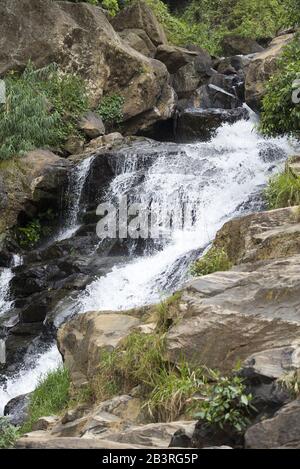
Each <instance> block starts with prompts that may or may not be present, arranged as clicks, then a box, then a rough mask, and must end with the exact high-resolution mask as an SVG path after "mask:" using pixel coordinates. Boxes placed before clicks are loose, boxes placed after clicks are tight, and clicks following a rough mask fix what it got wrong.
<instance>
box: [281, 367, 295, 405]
mask: <svg viewBox="0 0 300 469" xmlns="http://www.w3.org/2000/svg"><path fill="white" fill-rule="evenodd" d="M278 381H279V383H280V384H281V386H282V387H283V388H285V389H286V390H287V391H288V392H289V393H290V395H291V397H292V398H294V399H297V398H299V395H300V372H299V370H294V371H291V372H289V373H286V374H285V375H284V376H283V377H282V378H280V379H279V380H278Z"/></svg>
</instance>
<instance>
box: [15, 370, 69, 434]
mask: <svg viewBox="0 0 300 469" xmlns="http://www.w3.org/2000/svg"><path fill="white" fill-rule="evenodd" d="M69 398H70V374H69V371H68V370H67V369H66V368H63V367H60V368H58V369H57V370H55V371H50V372H49V373H48V374H47V375H46V376H45V377H43V378H42V379H41V380H40V382H39V384H38V386H37V388H36V389H35V390H34V391H33V393H32V394H31V397H30V403H29V417H28V420H27V421H26V422H25V424H24V425H23V427H22V428H21V431H22V433H27V432H29V431H31V430H32V426H33V424H34V423H35V422H37V420H38V419H39V418H40V417H44V416H49V415H57V414H59V413H61V412H62V411H63V410H64V409H65V408H66V407H67V405H68V402H69Z"/></svg>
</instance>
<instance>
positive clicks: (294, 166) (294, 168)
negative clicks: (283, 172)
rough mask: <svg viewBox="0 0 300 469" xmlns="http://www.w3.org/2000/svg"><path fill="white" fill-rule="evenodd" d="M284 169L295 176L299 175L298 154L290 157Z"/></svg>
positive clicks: (299, 161)
mask: <svg viewBox="0 0 300 469" xmlns="http://www.w3.org/2000/svg"><path fill="white" fill-rule="evenodd" d="M286 169H287V171H291V172H292V174H293V175H294V176H295V177H300V155H295V156H292V157H290V158H289V159H288V161H287V163H286Z"/></svg>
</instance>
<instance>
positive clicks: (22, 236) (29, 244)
mask: <svg viewBox="0 0 300 469" xmlns="http://www.w3.org/2000/svg"><path fill="white" fill-rule="evenodd" d="M41 232H42V227H41V224H40V222H39V220H33V221H31V222H29V223H28V224H27V225H26V226H24V227H19V228H18V229H17V239H18V242H19V244H20V246H21V247H23V248H25V249H27V248H33V247H34V246H35V245H36V244H37V243H38V242H39V240H40V239H41Z"/></svg>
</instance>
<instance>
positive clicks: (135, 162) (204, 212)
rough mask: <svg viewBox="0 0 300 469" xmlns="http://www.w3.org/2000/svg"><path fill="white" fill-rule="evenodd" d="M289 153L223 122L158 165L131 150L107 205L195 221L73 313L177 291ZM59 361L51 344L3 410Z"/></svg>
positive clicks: (11, 387) (90, 294)
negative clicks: (125, 201)
mask: <svg viewBox="0 0 300 469" xmlns="http://www.w3.org/2000/svg"><path fill="white" fill-rule="evenodd" d="M145 145H147V144H145ZM148 145H151V143H148ZM289 153H290V147H289V145H288V143H287V141H286V140H285V139H276V140H275V139H271V140H265V139H264V138H262V137H261V136H260V135H259V134H258V133H257V132H256V131H255V128H254V123H253V120H250V121H239V122H237V123H236V124H234V125H231V126H230V125H228V124H225V125H223V126H222V127H221V128H220V129H219V130H218V132H217V135H216V137H215V138H213V139H212V140H211V142H209V143H197V144H192V145H178V146H177V147H175V146H173V147H172V151H171V152H168V151H164V146H163V145H162V151H161V154H156V156H155V157H154V158H153V159H152V160H151V158H150V159H149V160H147V161H143V154H142V147H141V154H140V153H139V154H137V153H136V151H134V149H133V150H132V151H130V150H129V151H128V153H127V154H126V155H125V158H123V160H122V159H120V161H119V164H118V165H117V174H116V177H115V178H114V180H113V181H112V183H111V185H110V188H109V190H108V193H107V198H108V200H110V201H113V202H117V201H118V199H119V198H120V197H121V196H123V195H125V194H126V195H128V198H129V200H130V201H131V202H132V201H139V202H142V203H143V204H144V205H145V206H148V205H151V203H153V202H157V203H159V204H162V205H163V206H164V207H166V208H167V209H170V210H171V209H172V208H174V203H175V202H176V203H177V202H178V200H179V201H180V203H181V204H184V203H189V204H192V205H193V206H194V207H195V217H194V219H193V223H191V224H190V225H187V226H185V228H184V229H182V230H180V229H177V230H174V231H173V232H171V234H170V235H168V236H167V237H166V239H164V240H163V242H162V243H158V247H157V249H155V247H154V248H153V250H152V253H151V254H150V255H144V256H142V257H137V258H135V259H130V260H129V262H127V263H126V264H123V265H121V266H118V267H115V268H114V269H113V270H112V271H111V272H110V273H109V274H107V275H106V276H104V277H100V278H96V279H95V281H94V282H93V283H91V284H90V285H89V286H88V287H87V289H86V291H85V293H84V294H83V295H82V294H81V297H77V298H75V299H74V300H72V302H73V304H72V314H73V313H82V312H84V311H88V310H99V311H100V310H121V309H128V308H131V307H134V306H139V305H144V304H150V303H153V302H157V301H160V299H161V298H162V296H163V295H165V294H168V293H170V292H171V291H173V290H175V289H177V288H179V287H180V286H181V285H182V284H183V282H184V280H185V278H186V277H187V276H188V265H189V264H190V262H191V260H193V259H194V258H195V255H196V254H197V253H199V252H201V249H202V250H203V249H204V248H205V247H206V246H207V245H208V244H209V243H210V242H211V241H212V239H213V238H214V236H215V233H216V231H217V230H218V229H219V228H220V227H221V226H222V225H223V223H224V222H225V221H227V220H229V219H231V218H233V217H234V216H237V215H239V214H241V213H242V212H243V211H245V209H243V208H241V207H242V206H243V204H244V203H246V202H248V201H249V199H251V197H253V196H254V195H256V194H257V193H258V192H260V191H261V190H262V188H263V186H264V185H265V183H266V181H267V179H268V177H269V175H270V174H271V172H272V171H273V170H275V169H276V166H277V165H278V164H281V163H282V162H283V161H284V160H285V158H286V157H287V155H288V154H289ZM90 163H91V161H88V160H85V161H84V162H83V163H82V164H81V165H80V166H79V169H78V177H77V184H76V185H75V187H76V188H77V189H75V192H76V194H77V199H76V200H77V202H76V203H74V204H73V209H72V210H73V212H74V213H73V214H72V216H71V215H70V218H69V226H68V228H70V225H72V229H73V230H74V227H75V226H76V224H77V216H78V210H79V204H80V195H81V191H82V187H83V185H84V182H85V180H86V177H87V174H88V170H89V166H90ZM80 187H81V189H80ZM74 201H75V199H74ZM65 235H66V232H65V233H64V236H65ZM154 246H155V244H154ZM64 314H65V316H67V315H68V314H66V313H63V315H64ZM59 362H60V356H59V353H58V351H57V349H56V348H55V347H53V348H52V349H50V350H48V351H47V352H46V353H45V354H44V355H42V356H40V357H38V358H37V362H36V366H35V367H33V368H30V369H24V370H23V371H22V372H21V373H20V374H19V375H18V376H16V377H14V378H12V379H11V380H9V381H8V383H7V385H6V387H5V388H4V389H3V390H2V391H0V411H1V409H3V407H4V405H5V403H6V402H7V401H8V400H9V399H11V398H12V397H14V396H17V395H19V394H22V393H26V392H29V391H32V390H33V389H34V387H35V386H36V383H37V380H38V378H39V376H40V374H41V373H43V372H45V371H47V370H49V369H52V368H54V367H55V366H57V364H58V363H59ZM25 366H26V364H25Z"/></svg>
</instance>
